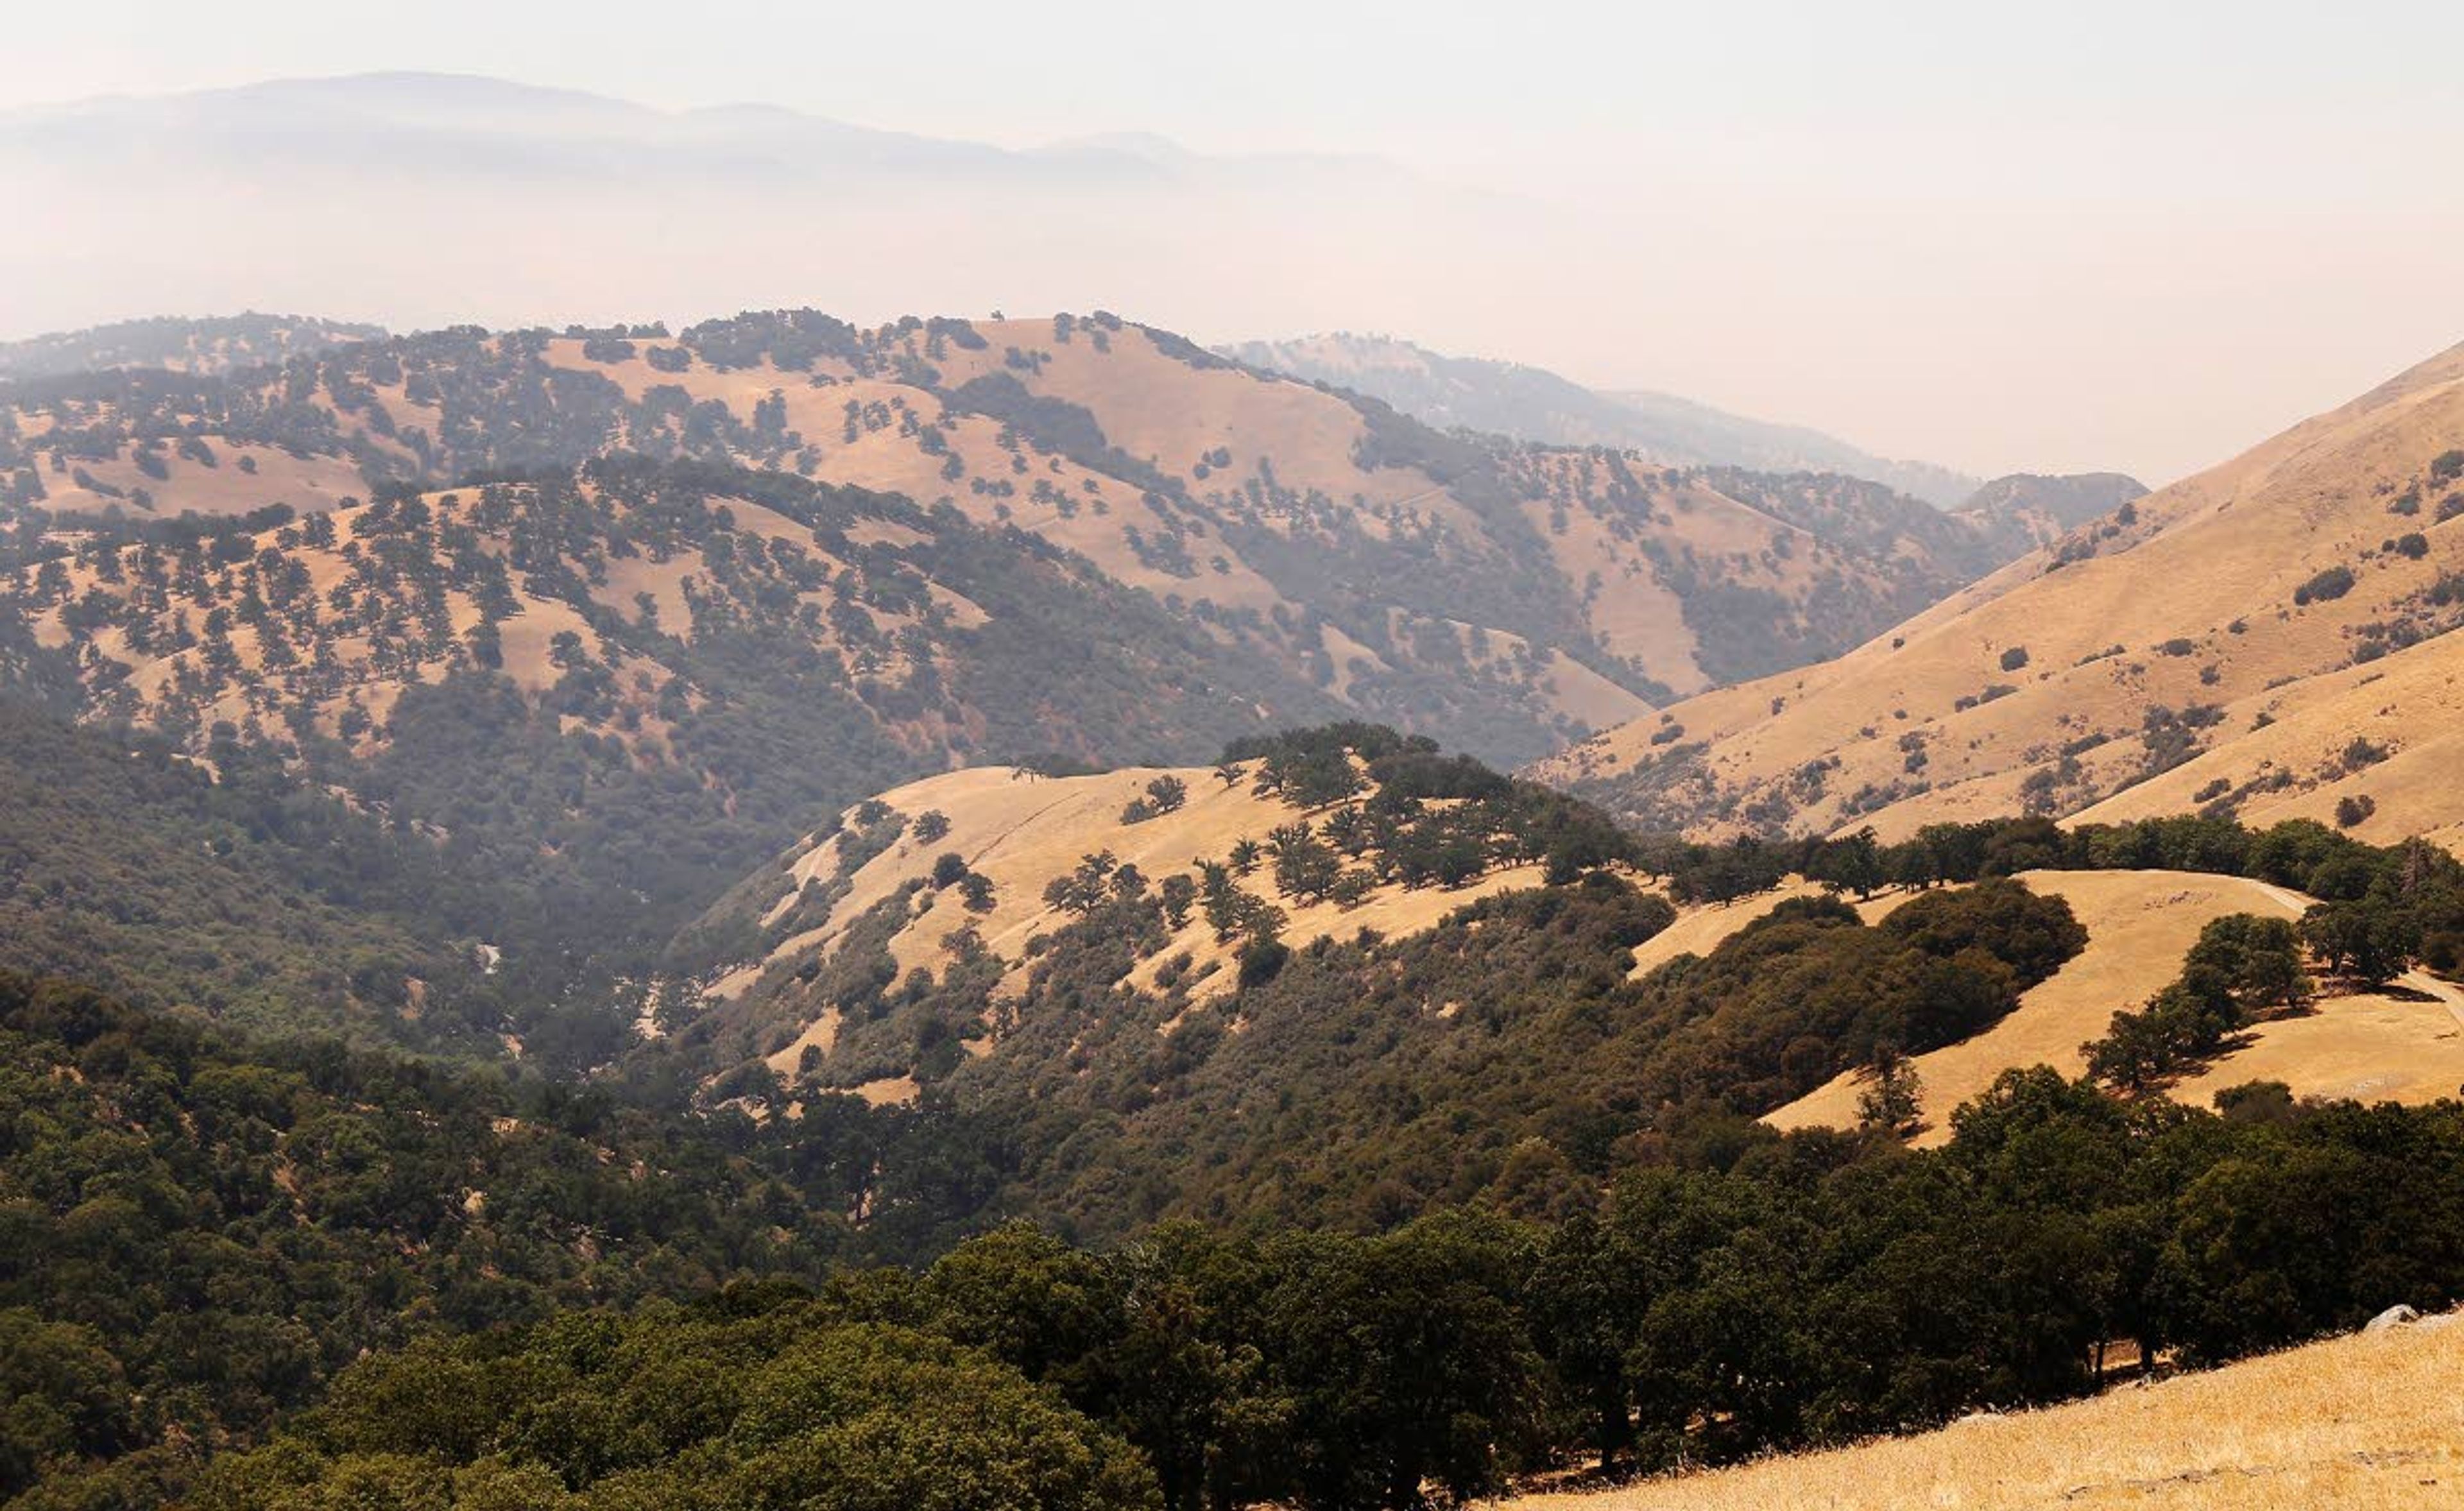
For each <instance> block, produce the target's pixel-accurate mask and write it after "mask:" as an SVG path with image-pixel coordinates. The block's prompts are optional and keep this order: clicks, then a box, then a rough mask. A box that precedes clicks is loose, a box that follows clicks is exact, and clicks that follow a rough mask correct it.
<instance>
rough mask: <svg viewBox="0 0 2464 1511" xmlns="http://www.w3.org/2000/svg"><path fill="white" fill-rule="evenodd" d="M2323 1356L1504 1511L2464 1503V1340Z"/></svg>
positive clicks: (2330, 1351)
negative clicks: (2463, 1395)
mask: <svg viewBox="0 0 2464 1511" xmlns="http://www.w3.org/2000/svg"><path fill="white" fill-rule="evenodd" d="M2455 1322H2456V1319H2455V1318H2454V1317H2453V1316H2447V1317H2438V1318H2431V1319H2426V1320H2424V1321H2422V1322H2418V1323H2413V1324H2410V1325H2406V1326H2402V1327H2396V1328H2390V1329H2387V1330H2385V1331H2382V1332H2376V1333H2361V1334H2356V1335H2353V1336H2350V1337H2344V1338H2338V1339H2333V1340H2331V1341H2328V1342H2324V1343H2317V1344H2311V1345H2309V1346H2307V1347H2299V1348H2293V1349H2288V1350H2287V1351H2285V1352H2283V1353H2279V1354H2274V1355H2271V1356H2269V1357H2266V1358H2260V1359H2252V1360H2247V1361H2245V1362H2243V1363H2240V1364H2236V1365H2232V1366H2229V1367H2228V1368H2225V1369H2216V1370H2213V1371H2211V1372H2208V1373H2204V1374H2191V1375H2183V1376H2179V1377H2176V1378H2173V1379H2169V1380H2164V1381H2160V1382H2158V1383H2156V1384H2153V1385H2148V1386H2145V1387H2127V1388H2124V1389H2122V1390H2117V1391H2110V1392H2108V1393H2106V1394H2105V1395H2102V1396H2100V1397H2098V1398H2096V1399H2094V1400H2089V1401H2080V1402H2077V1403H2074V1404H2071V1405H2067V1406H2059V1407H2054V1408H2051V1409H2048V1410H2045V1411H2039V1412H2017V1413H2013V1414H2010V1415H1993V1416H1979V1417H1974V1418H1970V1419H1969V1420H1966V1421H1963V1422H1959V1423H1957V1424H1955V1425H1953V1426H1950V1427H1947V1428H1945V1429H1943V1430H1942V1431H1940V1432H1935V1433H1927V1434H1923V1435H1921V1436H1915V1437H1905V1438H1898V1439H1892V1440H1887V1441H1882V1442H1876V1443H1869V1444H1865V1445H1862V1446H1859V1447H1855V1448H1848V1449H1842V1450H1839V1451H1837V1452H1834V1453H1824V1454H1806V1455H1801V1456H1793V1457H1783V1458H1772V1459H1770V1460H1767V1461H1765V1462H1762V1463H1757V1464H1751V1465H1748V1466H1745V1467H1743V1468H1737V1469H1730V1470H1725V1471H1721V1472H1717V1473H1711V1474H1700V1475H1686V1476H1680V1477H1676V1478H1667V1479H1661V1480H1655V1481H1652V1482H1650V1483H1646V1484H1642V1485H1638V1486H1635V1487H1633V1488H1630V1489H1625V1490H1616V1491H1607V1492H1600V1493H1595V1494H1578V1495H1542V1496H1530V1497H1526V1498H1522V1499H1518V1500H1507V1501H1501V1502H1497V1504H1498V1505H1499V1507H1500V1511H1916V1508H1935V1511H2018V1508H2021V1507H2055V1506H2080V1507H2089V1508H2096V1507H2106V1506H2115V1507H2119V1506H2146V1507H2160V1508H2164V1511H2396V1508H2399V1507H2408V1508H2409V1507H2415V1506H2420V1507H2430V1506H2452V1505H2456V1504H2459V1503H2464V1400H2459V1397H2458V1395H2457V1392H2456V1384H2457V1382H2458V1381H2459V1380H2464V1326H2458V1325H2455Z"/></svg>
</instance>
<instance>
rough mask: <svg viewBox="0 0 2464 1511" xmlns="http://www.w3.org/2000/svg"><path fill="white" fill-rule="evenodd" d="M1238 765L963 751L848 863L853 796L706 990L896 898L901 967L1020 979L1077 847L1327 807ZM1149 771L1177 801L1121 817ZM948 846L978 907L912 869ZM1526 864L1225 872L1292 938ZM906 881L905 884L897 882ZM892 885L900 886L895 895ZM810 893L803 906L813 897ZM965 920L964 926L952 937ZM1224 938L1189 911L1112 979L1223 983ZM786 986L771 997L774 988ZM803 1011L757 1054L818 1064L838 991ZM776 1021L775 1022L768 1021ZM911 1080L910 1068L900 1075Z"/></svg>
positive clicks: (1198, 992) (1112, 846) (1127, 858)
mask: <svg viewBox="0 0 2464 1511" xmlns="http://www.w3.org/2000/svg"><path fill="white" fill-rule="evenodd" d="M1223 770H1225V771H1226V772H1227V773H1230V774H1237V778H1238V779H1236V780H1234V781H1231V782H1225V781H1223V780H1221V779H1220V778H1219V777H1218V776H1217V768H1213V767H1203V766H1193V767H1183V768H1162V767H1135V768H1130V769H1125V770H1121V771H1112V772H1105V773H1101V774H1098V775H1093V776H1084V777H1038V776H1030V775H1026V774H1024V773H1023V772H1017V771H1013V770H1011V769H1009V768H1004V767H974V768H969V769H967V770H963V771H955V772H950V773H947V774H945V775H942V776H937V777H927V778H925V779H923V780H921V781H916V782H911V783H909V784H908V785H906V786H903V787H899V788H896V789H894V790H892V791H890V792H887V793H884V794H882V795H881V796H880V797H879V798H878V799H874V801H875V802H877V803H878V804H880V805H881V806H882V807H883V808H886V809H888V810H889V811H890V812H891V813H892V814H894V815H896V816H897V819H898V820H899V821H902V824H903V828H902V832H901V835H900V837H899V839H898V840H897V841H896V842H895V843H892V844H891V845H890V846H889V847H888V848H885V849H882V850H880V851H879V853H877V854H870V855H868V856H864V857H863V858H862V859H861V860H860V861H859V863H858V864H856V865H854V866H853V868H852V869H849V868H848V867H847V861H848V859H849V854H848V849H849V846H851V845H854V844H856V843H858V837H859V835H860V834H861V832H862V825H861V822H860V821H859V819H858V817H857V815H856V814H855V813H854V812H853V811H852V810H851V811H850V813H849V814H847V815H846V816H843V818H842V820H841V822H840V825H839V826H838V827H837V828H836V829H835V830H834V831H832V832H831V833H830V834H829V835H828V837H827V838H826V839H823V838H817V837H808V838H807V840H806V841H805V842H804V843H802V844H800V845H799V846H798V847H797V850H796V851H795V852H793V857H794V858H793V859H792V860H791V861H789V862H788V863H787V865H786V866H785V870H784V874H783V876H782V877H781V879H780V884H779V885H777V886H775V887H773V888H772V890H773V892H774V893H775V896H773V897H772V899H771V900H770V901H768V902H767V904H766V905H765V906H764V907H763V909H762V912H761V917H760V923H761V926H762V928H763V931H764V939H765V948H764V951H763V953H761V954H760V955H759V957H758V958H755V959H752V960H748V961H745V962H742V963H740V964H739V965H737V967H736V968H734V969H733V970H731V971H729V972H727V973H726V974H723V975H721V976H719V977H718V978H717V979H715V981H713V982H712V983H711V984H710V986H709V987H708V990H707V995H708V996H709V997H710V998H711V999H713V1000H714V1001H715V1002H718V1003H729V1002H733V1001H736V1000H737V999H739V998H752V999H756V1000H757V1003H758V999H759V998H760V997H761V996H763V994H764V992H765V990H766V989H769V988H776V987H779V986H781V985H782V984H783V983H784V982H786V981H787V980H789V979H790V978H792V977H793V976H794V975H795V974H796V973H797V972H798V971H799V970H800V969H801V968H803V966H804V965H805V963H806V962H810V961H815V960H823V961H826V960H828V959H830V958H831V957H833V956H834V955H835V954H836V953H838V951H839V950H840V948H841V947H842V946H843V945H844V944H846V943H847V938H848V935H849V931H850V930H851V928H852V927H853V926H854V925H855V924H856V923H857V922H858V921H859V920H861V919H863V918H865V917H866V915H867V914H869V913H870V912H871V911H872V910H873V909H877V908H879V907H881V906H882V905H883V904H885V903H891V904H893V905H897V906H900V907H901V908H902V909H903V912H902V914H901V921H900V922H899V923H898V924H897V925H896V926H895V928H894V930H893V931H891V934H890V936H889V938H888V941H887V950H888V953H889V954H890V957H891V960H892V961H893V962H895V964H896V966H897V969H898V971H899V973H900V974H901V975H905V974H908V973H910V972H913V971H917V970H923V971H930V972H934V973H936V974H937V973H939V972H942V971H945V970H947V969H949V968H950V966H951V965H952V963H953V962H954V961H955V960H956V959H957V958H958V956H959V953H960V952H961V950H962V949H963V950H965V951H968V952H974V951H982V952H986V953H989V954H990V955H991V956H992V957H993V958H995V959H996V960H998V961H999V962H1000V963H1001V966H1002V967H1003V968H1004V970H1005V973H1006V974H1005V980H1004V982H1003V985H1002V989H1001V993H1000V994H999V995H1001V996H1015V995H1016V993H1017V992H1019V991H1020V990H1022V989H1023V986H1024V972H1025V967H1026V965H1027V963H1028V961H1029V959H1030V957H1031V953H1032V950H1033V948H1034V945H1033V941H1035V940H1036V939H1037V937H1038V936H1039V935H1043V934H1047V933H1050V932H1053V931H1058V930H1059V929H1061V928H1063V927H1065V926H1067V924H1068V923H1069V921H1070V917H1069V915H1068V914H1067V912H1065V911H1063V910H1061V909H1056V908H1054V907H1052V906H1050V905H1049V904H1048V903H1046V901H1045V887H1046V886H1047V885H1048V884H1049V883H1050V882H1051V881H1052V880H1053V879H1054V878H1056V877H1060V876H1064V875H1066V874H1067V873H1068V872H1069V871H1070V870H1072V869H1073V868H1074V867H1075V866H1077V865H1078V864H1079V863H1080V861H1082V860H1083V859H1084V858H1086V857H1087V856H1089V855H1091V854H1095V853H1097V852H1104V853H1108V854H1110V855H1111V857H1113V859H1114V860H1116V861H1118V862H1120V863H1122V864H1124V865H1134V866H1136V867H1137V868H1138V870H1139V871H1140V872H1141V873H1142V874H1144V875H1145V876H1147V877H1149V878H1150V879H1156V880H1159V879H1161V878H1163V877H1166V876H1170V875H1173V874H1175V873H1181V872H1189V871H1191V870H1193V869H1194V868H1195V866H1196V864H1197V863H1198V862H1199V861H1217V862H1221V861H1226V860H1228V859H1229V858H1230V857H1231V856H1232V853H1233V851H1234V848H1235V847H1236V846H1237V845H1239V844H1241V843H1242V842H1243V841H1249V842H1254V843H1259V844H1261V845H1264V844H1265V843H1266V842H1267V841H1268V837H1269V835H1270V834H1271V833H1272V831H1273V830H1275V829H1276V828H1278V827H1279V826H1282V825H1286V824H1289V823H1292V822H1294V821H1298V820H1303V819H1308V820H1311V821H1317V822H1320V823H1323V821H1324V820H1325V819H1326V818H1327V817H1328V816H1329V815H1330V813H1331V811H1332V810H1331V809H1319V810H1310V811H1307V812H1304V811H1303V810H1301V809H1298V808H1295V807H1293V806H1291V805H1289V804H1287V802H1285V801H1284V800H1283V799H1280V798H1276V797H1271V796H1260V795H1259V794H1257V793H1256V792H1254V791H1253V790H1252V781H1251V778H1252V777H1254V776H1255V774H1256V763H1254V762H1251V763H1246V764H1243V765H1239V766H1234V767H1227V768H1223ZM1158 777H1173V778H1177V779H1178V780H1179V781H1180V782H1181V783H1182V784H1183V786H1184V787H1185V789H1186V791H1187V794H1188V796H1187V799H1186V801H1185V802H1184V804H1183V805H1182V806H1180V807H1178V808H1177V809H1175V810H1173V811H1170V812H1166V813H1161V814H1158V815H1156V816H1155V817H1153V818H1148V819H1143V820H1139V821H1131V820H1129V819H1128V818H1126V817H1125V816H1124V814H1125V810H1127V809H1128V808H1129V806H1130V805H1131V804H1132V803H1133V802H1135V801H1137V800H1139V799H1141V798H1142V796H1143V795H1144V794H1145V792H1146V790H1147V788H1148V786H1149V785H1150V784H1151V783H1152V782H1154V781H1155V779H1156V778H1158ZM927 815H938V816H939V817H940V821H943V822H946V823H947V825H948V827H947V829H946V831H943V832H940V833H938V834H937V835H936V836H935V838H932V839H924V838H921V837H920V836H919V834H918V832H917V831H918V830H919V828H921V827H922V824H923V821H924V820H925V818H926V816H927ZM945 855H957V856H958V857H960V858H961V859H962V860H963V861H964V862H965V863H966V865H967V866H968V868H969V869H970V870H973V871H975V872H977V873H978V874H979V875H981V876H983V877H985V878H986V879H988V880H989V881H990V882H991V884H992V896H991V903H990V906H989V907H988V908H986V909H981V910H978V909H968V908H966V907H963V906H961V904H960V903H959V902H958V901H957V898H956V897H955V896H953V895H951V894H949V893H947V892H943V891H937V890H935V889H933V888H931V887H923V886H919V885H914V884H922V883H924V882H926V881H927V879H928V878H930V876H931V875H932V873H933V871H934V868H935V864H936V863H937V862H938V861H939V859H940V858H941V857H942V856H945ZM1540 880H1541V873H1540V869H1539V867H1538V866H1537V865H1504V866H1499V867H1496V868H1493V869H1491V870H1489V871H1488V872H1487V873H1486V874H1485V875H1483V876H1482V877H1480V878H1479V879H1478V880H1476V881H1474V882H1471V883H1469V884H1467V885H1465V886H1462V887H1417V888H1414V887H1403V886H1401V885H1400V884H1398V883H1391V882H1390V883H1385V884H1382V885H1379V886H1377V887H1373V888H1371V889H1370V890H1368V891H1367V892H1366V893H1365V895H1363V896H1361V897H1359V898H1357V899H1354V900H1353V901H1350V902H1341V903H1339V902H1334V901H1316V902H1309V903H1303V902H1300V901H1297V900H1295V899H1293V898H1289V897H1286V896H1282V895H1280V894H1279V893H1278V892H1277V890H1276V887H1275V886H1274V883H1273V881H1272V880H1271V878H1270V876H1269V874H1268V868H1267V867H1266V866H1265V865H1260V867H1259V868H1258V869H1257V870H1255V871H1253V872H1251V873H1249V874H1246V875H1240V876H1237V877H1236V878H1235V882H1234V885H1235V886H1237V887H1240V889H1241V890H1243V891H1244V892H1246V893H1248V894H1249V895H1251V896H1254V897H1256V898H1258V899H1260V900H1261V901H1264V902H1266V903H1269V904H1272V905H1273V906H1275V907H1276V908H1278V909H1281V910H1282V911H1283V913H1284V914H1285V917H1286V924H1285V927H1284V931H1283V938H1284V940H1285V942H1286V943H1287V944H1289V945H1291V946H1293V947H1294V948H1299V947H1303V946H1306V945H1308V944H1309V943H1310V942H1311V941H1313V940H1317V939H1322V938H1328V937H1333V936H1349V935H1352V934H1354V933H1357V932H1359V931H1361V930H1364V929H1366V930H1374V931H1377V932H1379V933H1381V934H1386V935H1389V936H1393V935H1401V934H1410V933H1415V932H1418V931H1421V930H1424V929H1427V928H1430V927H1432V926H1433V925H1435V924H1436V923H1437V922H1438V921H1439V920H1440V919H1441V918H1443V917H1444V916H1445V915H1446V914H1448V913H1450V912H1452V911H1454V910H1455V909H1459V908H1462V907H1463V906H1464V905H1466V904H1468V903H1471V902H1473V901H1476V900H1477V899H1479V898H1481V897H1485V896H1487V895H1489V894H1491V893H1493V892H1497V891H1501V890H1505V889H1507V888H1511V887H1532V886H1537V885H1539V883H1540ZM911 886H913V890H912V892H911V891H910V890H909V888H910V887H911ZM902 893H906V894H907V896H906V901H905V902H904V903H903V904H900V903H898V899H899V898H900V897H901V895H902ZM817 901H818V902H819V903H820V904H821V906H820V907H819V908H816V907H815V906H814V904H815V903H816V902H817ZM961 936H963V939H962V938H961ZM1235 949H1236V944H1235V943H1234V942H1231V941H1226V940H1223V939H1220V938H1218V937H1217V935H1216V933H1215V931H1214V930H1213V929H1212V928H1211V927H1210V926H1209V924H1208V923H1207V921H1206V920H1205V918H1204V917H1203V916H1202V915H1199V914H1193V915H1192V917H1191V918H1190V921H1189V922H1188V924H1187V925H1186V926H1185V927H1183V928H1181V929H1180V930H1178V931H1176V932H1175V933H1174V935H1173V937H1172V938H1171V940H1170V941H1169V942H1168V943H1167V944H1165V945H1164V946H1163V947H1162V948H1161V949H1159V950H1157V951H1155V952H1154V953H1152V954H1150V955H1149V956H1148V957H1147V958H1145V959H1143V960H1140V961H1139V962H1138V963H1137V964H1136V965H1135V967H1134V968H1133V970H1132V971H1131V972H1130V973H1129V974H1128V975H1127V976H1125V977H1124V978H1123V979H1124V980H1125V981H1126V982H1127V983H1129V984H1131V985H1133V986H1136V987H1140V988H1144V989H1148V990H1154V989H1156V988H1157V987H1158V985H1159V979H1158V978H1159V976H1160V974H1162V973H1164V972H1165V971H1166V970H1167V969H1169V970H1171V971H1173V973H1174V976H1175V979H1177V980H1184V981H1187V982H1188V983H1190V986H1189V999H1190V1000H1192V1001H1204V1000H1208V999H1210V998H1213V997H1216V996H1221V995H1222V994H1223V993H1225V992H1228V991H1229V990H1230V989H1231V986H1232V980H1233V971H1232V965H1233V957H1234V953H1235ZM781 999H782V1000H783V999H784V997H783V996H782V997H781ZM808 1011H809V1012H810V1013H811V1015H812V1016H810V1017H807V1018H803V1019H802V1020H801V1021H799V1022H797V1023H796V1024H794V1025H791V1026H792V1027H793V1028H794V1037H793V1038H792V1039H790V1040H786V1041H785V1042H783V1043H781V1045H780V1046H779V1047H778V1048H776V1049H773V1050H771V1051H770V1052H769V1053H768V1055H767V1056H766V1057H765V1058H766V1059H767V1060H768V1061H769V1062H770V1064H771V1067H772V1068H773V1069H774V1070H777V1071H779V1072H780V1073H781V1074H782V1075H786V1074H790V1073H791V1072H792V1071H793V1070H794V1069H795V1068H796V1067H797V1066H798V1065H799V1064H800V1063H801V1062H802V1060H803V1054H804V1051H805V1050H806V1048H807V1047H818V1048H819V1049H820V1050H821V1051H822V1055H823V1057H824V1067H823V1068H825V1069H826V1060H827V1056H828V1054H829V1052H830V1051H831V1049H832V1048H833V1047H834V1046H835V1044H836V1040H837V1039H838V1028H839V1018H840V1013H841V1006H840V1004H837V1003H833V1002H821V1003H816V1004H812V1005H811V1006H810V1008H809V1009H808ZM773 1037H774V1038H775V1037H778V1032H777V1031H776V1030H774V1032H773ZM899 1089H900V1091H901V1093H902V1094H904V1093H907V1092H912V1090H913V1086H912V1084H911V1085H909V1086H906V1087H904V1088H899Z"/></svg>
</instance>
